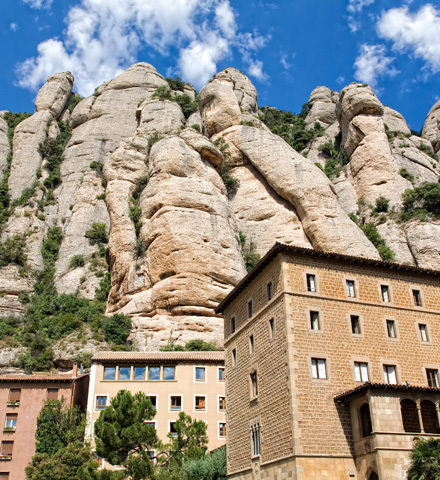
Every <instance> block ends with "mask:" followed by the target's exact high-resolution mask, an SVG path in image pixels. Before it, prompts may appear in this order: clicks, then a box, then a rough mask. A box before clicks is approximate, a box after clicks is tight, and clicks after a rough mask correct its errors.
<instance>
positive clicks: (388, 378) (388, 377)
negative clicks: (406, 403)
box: [383, 365, 397, 385]
mask: <svg viewBox="0 0 440 480" xmlns="http://www.w3.org/2000/svg"><path fill="white" fill-rule="evenodd" d="M383 376H384V380H385V383H387V384H388V385H397V376H396V366H395V365H384V366H383Z"/></svg>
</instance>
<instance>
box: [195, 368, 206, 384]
mask: <svg viewBox="0 0 440 480" xmlns="http://www.w3.org/2000/svg"><path fill="white" fill-rule="evenodd" d="M195 375H196V378H195V381H196V382H205V381H206V369H205V367H196V371H195Z"/></svg>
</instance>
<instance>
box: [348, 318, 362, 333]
mask: <svg viewBox="0 0 440 480" xmlns="http://www.w3.org/2000/svg"><path fill="white" fill-rule="evenodd" d="M353 318H357V324H358V329H359V333H356V332H353ZM348 324H349V328H350V333H351V335H352V336H353V337H356V338H359V337H363V336H364V328H363V327H364V325H363V321H362V316H361V315H359V314H358V313H350V314H349V315H348Z"/></svg>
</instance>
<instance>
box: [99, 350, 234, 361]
mask: <svg viewBox="0 0 440 480" xmlns="http://www.w3.org/2000/svg"><path fill="white" fill-rule="evenodd" d="M92 361H93V362H94V363H101V362H130V363H133V362H178V363H189V362H197V363H200V362H214V363H224V361H225V353H224V352H223V351H215V352H99V353H97V354H96V355H95V356H94V357H93V358H92Z"/></svg>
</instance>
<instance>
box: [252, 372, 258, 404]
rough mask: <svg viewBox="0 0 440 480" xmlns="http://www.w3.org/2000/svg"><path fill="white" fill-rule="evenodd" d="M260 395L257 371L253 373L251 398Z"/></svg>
mask: <svg viewBox="0 0 440 480" xmlns="http://www.w3.org/2000/svg"><path fill="white" fill-rule="evenodd" d="M257 397H258V384H257V372H252V373H251V398H257Z"/></svg>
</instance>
